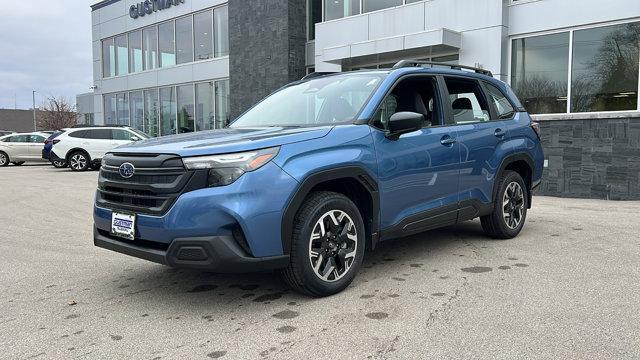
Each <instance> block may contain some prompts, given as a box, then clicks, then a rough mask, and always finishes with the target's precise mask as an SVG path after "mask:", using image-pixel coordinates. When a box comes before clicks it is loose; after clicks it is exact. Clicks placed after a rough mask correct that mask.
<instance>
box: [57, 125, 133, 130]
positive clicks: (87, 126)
mask: <svg viewBox="0 0 640 360" xmlns="http://www.w3.org/2000/svg"><path fill="white" fill-rule="evenodd" d="M101 127H122V128H124V127H129V125H122V124H104V125H88V124H75V125H73V126H71V127H70V128H71V129H77V128H101Z"/></svg>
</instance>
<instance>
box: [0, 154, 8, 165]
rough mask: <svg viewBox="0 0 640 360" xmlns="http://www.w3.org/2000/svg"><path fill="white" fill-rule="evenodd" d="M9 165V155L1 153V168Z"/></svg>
mask: <svg viewBox="0 0 640 360" xmlns="http://www.w3.org/2000/svg"><path fill="white" fill-rule="evenodd" d="M6 163H7V155H5V154H1V153H0V166H4V165H5V164H6Z"/></svg>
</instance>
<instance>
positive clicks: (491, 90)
mask: <svg viewBox="0 0 640 360" xmlns="http://www.w3.org/2000/svg"><path fill="white" fill-rule="evenodd" d="M484 87H485V88H486V89H487V95H488V97H489V101H491V102H492V103H493V106H495V108H496V112H497V114H498V119H499V120H502V119H510V118H512V117H513V114H514V113H515V110H514V109H513V106H511V103H510V102H509V100H508V99H507V97H506V96H505V95H504V94H503V93H502V91H500V89H498V88H497V87H495V86H494V85H491V84H489V83H486V82H485V83H484Z"/></svg>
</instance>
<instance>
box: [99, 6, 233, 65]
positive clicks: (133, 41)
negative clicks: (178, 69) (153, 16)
mask: <svg viewBox="0 0 640 360" xmlns="http://www.w3.org/2000/svg"><path fill="white" fill-rule="evenodd" d="M228 17H229V12H228V8H227V6H221V7H217V8H214V9H210V10H206V11H202V12H198V13H195V14H191V15H188V16H184V17H181V18H178V19H175V20H169V21H166V22H163V23H160V24H158V25H152V26H149V27H146V28H144V29H142V30H134V31H131V32H129V33H126V34H121V35H118V36H115V37H111V38H107V39H104V40H102V76H103V77H105V78H108V77H113V76H118V75H126V74H129V73H136V72H140V71H144V70H152V69H156V68H158V67H168V66H174V65H177V64H185V63H190V62H193V61H200V60H206V59H211V58H213V57H222V56H227V55H229V19H228Z"/></svg>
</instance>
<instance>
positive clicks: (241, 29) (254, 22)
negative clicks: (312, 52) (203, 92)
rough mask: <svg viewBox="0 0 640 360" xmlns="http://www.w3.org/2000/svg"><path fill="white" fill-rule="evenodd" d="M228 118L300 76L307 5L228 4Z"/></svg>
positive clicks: (279, 0)
mask: <svg viewBox="0 0 640 360" xmlns="http://www.w3.org/2000/svg"><path fill="white" fill-rule="evenodd" d="M229 44H230V45H229V46H230V48H229V70H230V77H229V82H230V92H231V99H232V100H231V118H234V117H236V116H238V115H239V114H241V113H242V112H243V111H245V110H246V109H248V108H249V107H250V106H252V105H253V104H255V103H256V102H257V101H259V100H260V99H262V98H264V97H265V96H266V95H268V94H270V93H271V92H273V91H274V90H276V89H278V88H280V87H281V86H283V85H285V84H287V83H289V82H291V81H295V80H299V79H300V78H302V77H303V76H304V75H305V44H306V2H305V1H301V0H253V1H243V0H230V1H229Z"/></svg>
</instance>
